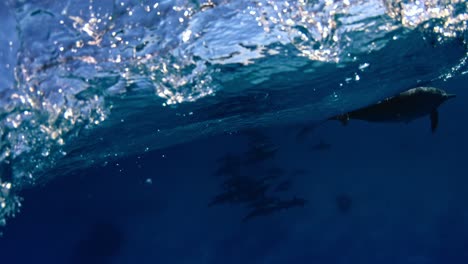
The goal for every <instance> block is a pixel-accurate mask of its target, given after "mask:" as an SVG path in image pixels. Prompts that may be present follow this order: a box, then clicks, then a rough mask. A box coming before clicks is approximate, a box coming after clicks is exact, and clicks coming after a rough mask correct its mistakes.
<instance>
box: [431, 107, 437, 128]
mask: <svg viewBox="0 0 468 264" xmlns="http://www.w3.org/2000/svg"><path fill="white" fill-rule="evenodd" d="M438 124H439V112H437V109H434V110H432V112H431V130H432V133H435V131H436V129H437V125H438Z"/></svg>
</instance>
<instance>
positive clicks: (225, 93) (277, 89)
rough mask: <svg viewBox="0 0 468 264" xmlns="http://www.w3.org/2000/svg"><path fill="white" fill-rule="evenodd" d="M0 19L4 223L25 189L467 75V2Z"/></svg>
mask: <svg viewBox="0 0 468 264" xmlns="http://www.w3.org/2000/svg"><path fill="white" fill-rule="evenodd" d="M0 12H1V13H0V15H1V18H0V19H1V22H0V23H1V24H2V31H1V32H0V41H1V44H0V48H1V50H0V75H1V78H0V136H1V141H0V162H1V165H0V206H1V207H0V221H1V222H2V223H5V219H6V218H7V217H8V216H11V215H14V214H15V213H16V212H17V210H18V208H19V206H20V204H21V199H20V198H19V196H18V194H19V195H20V196H21V192H20V191H21V190H22V189H23V188H25V187H28V186H31V185H34V184H37V183H40V182H46V181H49V180H51V179H52V178H54V177H57V176H63V175H66V174H67V173H69V172H72V171H76V170H78V169H82V168H86V167H88V166H91V165H100V164H105V163H106V162H110V161H112V160H114V159H117V158H122V157H125V156H129V155H133V154H138V153H144V152H148V151H152V150H156V149H161V148H165V147H169V146H173V145H175V144H178V143H182V142H188V141H191V140H194V139H197V138H203V137H207V136H212V135H216V134H220V133H224V132H235V131H239V130H242V129H246V128H253V127H267V126H272V125H278V124H287V123H297V122H315V121H320V120H322V119H324V118H327V117H329V116H331V115H334V114H337V113H341V112H343V111H347V110H352V109H355V108H358V107H362V106H365V105H368V104H370V103H373V102H375V101H378V100H379V99H382V98H384V97H386V96H389V95H393V94H395V93H397V92H400V91H403V90H406V89H408V88H411V87H414V86H417V85H422V84H437V83H443V82H444V81H447V80H450V79H452V78H457V77H459V76H463V75H465V74H466V73H467V71H468V68H467V65H466V60H467V41H468V35H467V34H468V33H467V21H468V3H467V2H466V1H458V0H452V1H448V0H446V1H435V0H427V1H411V0H405V1H398V0H395V1H382V0H369V1H359V0H345V1H332V0H327V1H305V0H304V1H302V0H301V1H273V0H270V1H266V0H265V1H264V0H259V1H240V0H239V1H221V0H220V1H217V0H213V1H198V0H197V1H183V0H173V1H136V0H135V1H112V0H106V1H97V0H96V1H92V0H91V1H47V0H43V1H39V0H38V1H10V0H7V1H3V2H2V3H1V4H0ZM428 55H430V56H428ZM32 202H33V201H32Z"/></svg>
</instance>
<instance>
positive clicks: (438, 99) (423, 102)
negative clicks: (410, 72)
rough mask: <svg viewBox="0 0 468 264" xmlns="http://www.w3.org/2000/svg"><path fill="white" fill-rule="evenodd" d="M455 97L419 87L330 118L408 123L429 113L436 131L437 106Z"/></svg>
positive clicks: (443, 92) (343, 122)
mask: <svg viewBox="0 0 468 264" xmlns="http://www.w3.org/2000/svg"><path fill="white" fill-rule="evenodd" d="M454 97H455V95H454V94H448V93H446V92H445V91H443V90H441V89H437V88H434V87H417V88H413V89H410V90H407V91H405V92H402V93H400V94H398V95H395V96H392V97H389V98H386V99H384V100H382V101H380V102H378V103H376V104H374V105H370V106H367V107H364V108H361V109H358V110H354V111H351V112H348V113H346V114H342V115H337V116H334V117H332V118H329V120H339V121H340V122H341V123H342V124H343V125H346V124H347V123H348V121H349V119H359V120H365V121H368V122H405V123H408V122H410V121H412V120H414V119H417V118H420V117H423V116H426V115H429V116H430V118H431V129H432V132H433V133H434V132H435V131H436V129H437V125H438V123H439V114H438V112H437V108H438V107H439V106H440V105H441V104H442V103H443V102H445V101H446V100H448V99H450V98H454Z"/></svg>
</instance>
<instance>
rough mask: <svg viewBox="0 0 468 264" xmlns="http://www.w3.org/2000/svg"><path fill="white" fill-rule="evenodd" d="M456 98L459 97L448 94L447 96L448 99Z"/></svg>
mask: <svg viewBox="0 0 468 264" xmlns="http://www.w3.org/2000/svg"><path fill="white" fill-rule="evenodd" d="M455 97H457V95H455V94H446V95H445V98H446V99H450V98H455Z"/></svg>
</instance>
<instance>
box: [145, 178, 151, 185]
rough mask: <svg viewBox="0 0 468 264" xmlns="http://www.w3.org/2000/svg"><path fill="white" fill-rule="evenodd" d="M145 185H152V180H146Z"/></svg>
mask: <svg viewBox="0 0 468 264" xmlns="http://www.w3.org/2000/svg"><path fill="white" fill-rule="evenodd" d="M145 183H146V184H153V180H152V179H151V178H148V179H146V181H145Z"/></svg>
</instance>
